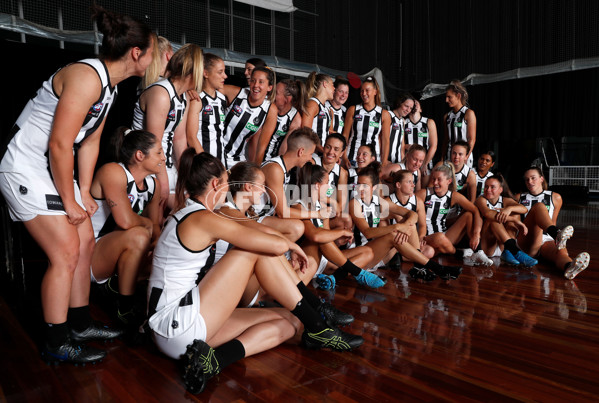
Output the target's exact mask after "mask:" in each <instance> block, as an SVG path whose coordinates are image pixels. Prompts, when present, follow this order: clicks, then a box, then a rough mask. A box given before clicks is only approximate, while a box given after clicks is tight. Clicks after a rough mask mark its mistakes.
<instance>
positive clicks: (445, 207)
mask: <svg viewBox="0 0 599 403" xmlns="http://www.w3.org/2000/svg"><path fill="white" fill-rule="evenodd" d="M431 183H432V185H433V186H432V187H429V188H427V189H421V190H419V191H418V192H417V193H416V197H417V198H418V201H419V202H420V203H423V204H424V208H425V211H426V228H427V229H426V233H427V236H426V237H425V238H424V240H425V241H426V243H427V244H428V245H430V246H431V247H433V249H435V254H439V253H448V254H450V255H451V254H454V253H455V251H456V249H455V246H454V245H456V244H457V243H458V242H459V241H460V240H461V239H462V238H463V237H464V236H466V235H468V237H469V238H470V241H469V244H470V250H468V249H466V251H468V252H470V253H466V252H465V253H464V257H465V258H472V261H473V263H475V264H479V263H482V264H492V263H493V261H491V260H490V259H489V258H487V257H486V256H483V255H484V252H482V251H481V250H478V251H477V252H476V253H473V252H472V250H477V249H478V246H479V244H480V231H481V228H482V220H481V218H480V214H479V213H478V209H477V208H476V207H475V206H474V204H472V203H471V202H470V201H469V200H468V199H467V198H466V197H464V196H463V195H462V194H461V193H458V192H456V188H457V186H456V180H455V174H454V168H453V164H451V163H447V164H443V165H438V166H436V167H435V168H433V173H432V177H431ZM450 187H451V188H450ZM453 206H460V207H461V208H462V210H463V211H462V212H461V214H460V215H459V216H458V217H457V219H456V221H455V222H454V223H452V224H451V226H449V227H448V225H447V223H446V220H447V215H448V213H449V210H450V208H451V207H453ZM489 261H491V263H489Z"/></svg>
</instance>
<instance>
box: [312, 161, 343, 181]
mask: <svg viewBox="0 0 599 403" xmlns="http://www.w3.org/2000/svg"><path fill="white" fill-rule="evenodd" d="M312 159H313V160H314V163H315V164H316V165H320V166H323V165H322V158H320V156H319V155H318V154H312ZM340 175H341V166H339V164H335V166H334V167H333V169H331V171H330V172H329V185H330V186H334V187H337V185H339V176H340Z"/></svg>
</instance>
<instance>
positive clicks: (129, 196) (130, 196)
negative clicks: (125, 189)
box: [127, 193, 135, 203]
mask: <svg viewBox="0 0 599 403" xmlns="http://www.w3.org/2000/svg"><path fill="white" fill-rule="evenodd" d="M127 199H129V203H133V201H135V197H134V196H133V195H132V194H131V193H129V194H128V195H127Z"/></svg>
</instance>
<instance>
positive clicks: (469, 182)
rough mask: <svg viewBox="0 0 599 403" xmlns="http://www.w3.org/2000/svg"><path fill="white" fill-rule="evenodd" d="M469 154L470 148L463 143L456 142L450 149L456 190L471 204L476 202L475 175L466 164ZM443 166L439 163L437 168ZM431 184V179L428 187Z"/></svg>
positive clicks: (441, 162)
mask: <svg viewBox="0 0 599 403" xmlns="http://www.w3.org/2000/svg"><path fill="white" fill-rule="evenodd" d="M468 154H470V146H469V145H468V143H466V142H465V141H457V142H456V143H455V144H454V145H453V146H452V147H451V162H452V164H453V167H454V169H455V184H456V190H457V191H458V192H459V193H461V194H462V195H464V196H465V197H466V198H467V199H468V200H469V201H470V202H471V203H474V202H475V201H476V197H477V193H476V175H475V173H474V169H472V168H470V166H469V165H468V164H466V159H467V158H468ZM443 164H445V162H443V161H439V163H438V164H437V166H442V165H443ZM431 184H432V178H431V180H430V182H429V186H430V185H431Z"/></svg>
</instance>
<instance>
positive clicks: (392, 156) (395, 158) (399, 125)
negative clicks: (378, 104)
mask: <svg viewBox="0 0 599 403" xmlns="http://www.w3.org/2000/svg"><path fill="white" fill-rule="evenodd" d="M415 102H416V100H415V99H414V97H413V96H412V94H410V93H409V92H403V93H401V94H400V95H399V97H398V98H397V99H396V100H395V104H394V105H393V110H392V111H389V116H390V117H391V126H390V133H389V161H390V162H391V163H394V164H397V163H398V162H400V161H401V160H402V159H403V157H404V155H405V152H406V151H407V149H404V145H403V144H404V125H405V121H406V119H407V118H408V115H409V114H410V112H412V109H414V104H415Z"/></svg>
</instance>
